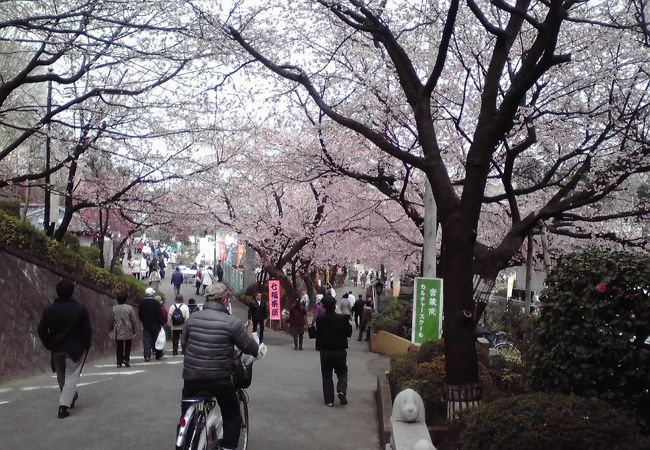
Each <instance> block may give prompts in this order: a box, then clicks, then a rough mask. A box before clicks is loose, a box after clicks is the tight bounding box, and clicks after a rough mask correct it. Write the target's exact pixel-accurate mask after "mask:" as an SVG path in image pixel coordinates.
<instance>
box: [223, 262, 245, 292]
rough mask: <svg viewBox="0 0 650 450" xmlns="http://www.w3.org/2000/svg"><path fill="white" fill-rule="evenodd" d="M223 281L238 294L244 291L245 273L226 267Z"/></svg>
mask: <svg viewBox="0 0 650 450" xmlns="http://www.w3.org/2000/svg"><path fill="white" fill-rule="evenodd" d="M223 281H224V282H225V283H226V284H227V285H228V286H229V287H230V289H232V290H233V291H235V292H237V293H238V294H239V293H241V292H242V291H243V290H244V271H243V270H237V269H235V268H234V267H232V266H229V265H225V267H224V268H223Z"/></svg>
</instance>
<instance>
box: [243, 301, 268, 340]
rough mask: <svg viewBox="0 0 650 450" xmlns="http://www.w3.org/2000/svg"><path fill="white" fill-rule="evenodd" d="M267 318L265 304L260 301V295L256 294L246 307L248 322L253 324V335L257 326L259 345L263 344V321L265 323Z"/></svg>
mask: <svg viewBox="0 0 650 450" xmlns="http://www.w3.org/2000/svg"><path fill="white" fill-rule="evenodd" d="M267 317H268V314H267V311H266V303H265V302H263V301H262V293H261V292H256V293H255V298H254V299H253V301H252V302H251V304H250V305H249V306H248V322H249V324H250V323H251V322H252V323H253V333H255V332H256V331H257V327H258V326H259V329H260V331H259V337H260V344H261V343H262V342H264V321H266V318H267Z"/></svg>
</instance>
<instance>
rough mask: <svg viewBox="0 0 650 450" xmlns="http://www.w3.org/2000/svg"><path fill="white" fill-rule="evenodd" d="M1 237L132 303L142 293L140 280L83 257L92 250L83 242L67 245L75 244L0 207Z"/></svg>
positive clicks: (22, 250) (9, 243)
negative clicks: (76, 245) (55, 238)
mask: <svg viewBox="0 0 650 450" xmlns="http://www.w3.org/2000/svg"><path fill="white" fill-rule="evenodd" d="M0 241H1V242H2V243H3V244H4V245H5V246H7V247H10V248H15V249H17V250H19V251H21V252H22V253H25V254H28V255H31V256H32V257H34V258H36V259H38V260H40V261H42V262H43V263H46V264H49V265H52V266H56V267H57V268H59V269H61V270H63V271H64V272H68V273H70V274H71V275H72V276H73V277H77V278H80V279H83V280H85V281H86V282H88V283H89V284H91V285H95V286H97V287H98V288H100V289H103V290H106V291H109V292H111V293H113V294H116V293H118V292H124V291H125V292H126V293H127V295H128V296H129V299H130V300H131V301H132V302H134V303H138V302H139V301H140V299H141V298H142V297H144V289H145V286H144V285H143V284H142V283H141V282H139V281H138V280H136V279H135V278H133V277H131V276H127V275H125V274H121V273H120V274H113V273H110V272H109V271H107V270H105V269H102V268H99V267H97V266H96V265H95V264H94V263H93V262H91V261H90V260H88V259H86V258H85V257H84V253H88V254H90V253H92V254H95V252H94V251H93V250H88V247H83V246H82V247H80V248H79V251H75V250H73V249H72V248H70V247H75V245H74V243H73V244H69V243H68V245H65V244H63V243H60V242H57V241H56V240H54V239H51V238H49V237H47V236H46V235H45V234H44V233H43V232H41V231H39V230H36V229H35V228H34V227H32V226H31V225H29V224H25V223H23V222H21V221H20V220H18V219H16V218H14V217H11V216H10V215H8V214H6V213H5V212H3V211H0ZM80 252H81V253H80Z"/></svg>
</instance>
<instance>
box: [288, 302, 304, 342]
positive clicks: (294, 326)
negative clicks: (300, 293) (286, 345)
mask: <svg viewBox="0 0 650 450" xmlns="http://www.w3.org/2000/svg"><path fill="white" fill-rule="evenodd" d="M306 327H307V308H306V307H305V304H304V303H303V302H296V304H295V305H294V306H293V308H291V311H289V333H291V336H293V349H294V350H302V339H303V336H304V334H305V328H306Z"/></svg>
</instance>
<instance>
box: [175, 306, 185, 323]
mask: <svg viewBox="0 0 650 450" xmlns="http://www.w3.org/2000/svg"><path fill="white" fill-rule="evenodd" d="M184 323H185V317H183V311H181V308H180V307H179V306H176V307H175V309H174V312H173V313H172V325H183V324H184Z"/></svg>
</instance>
